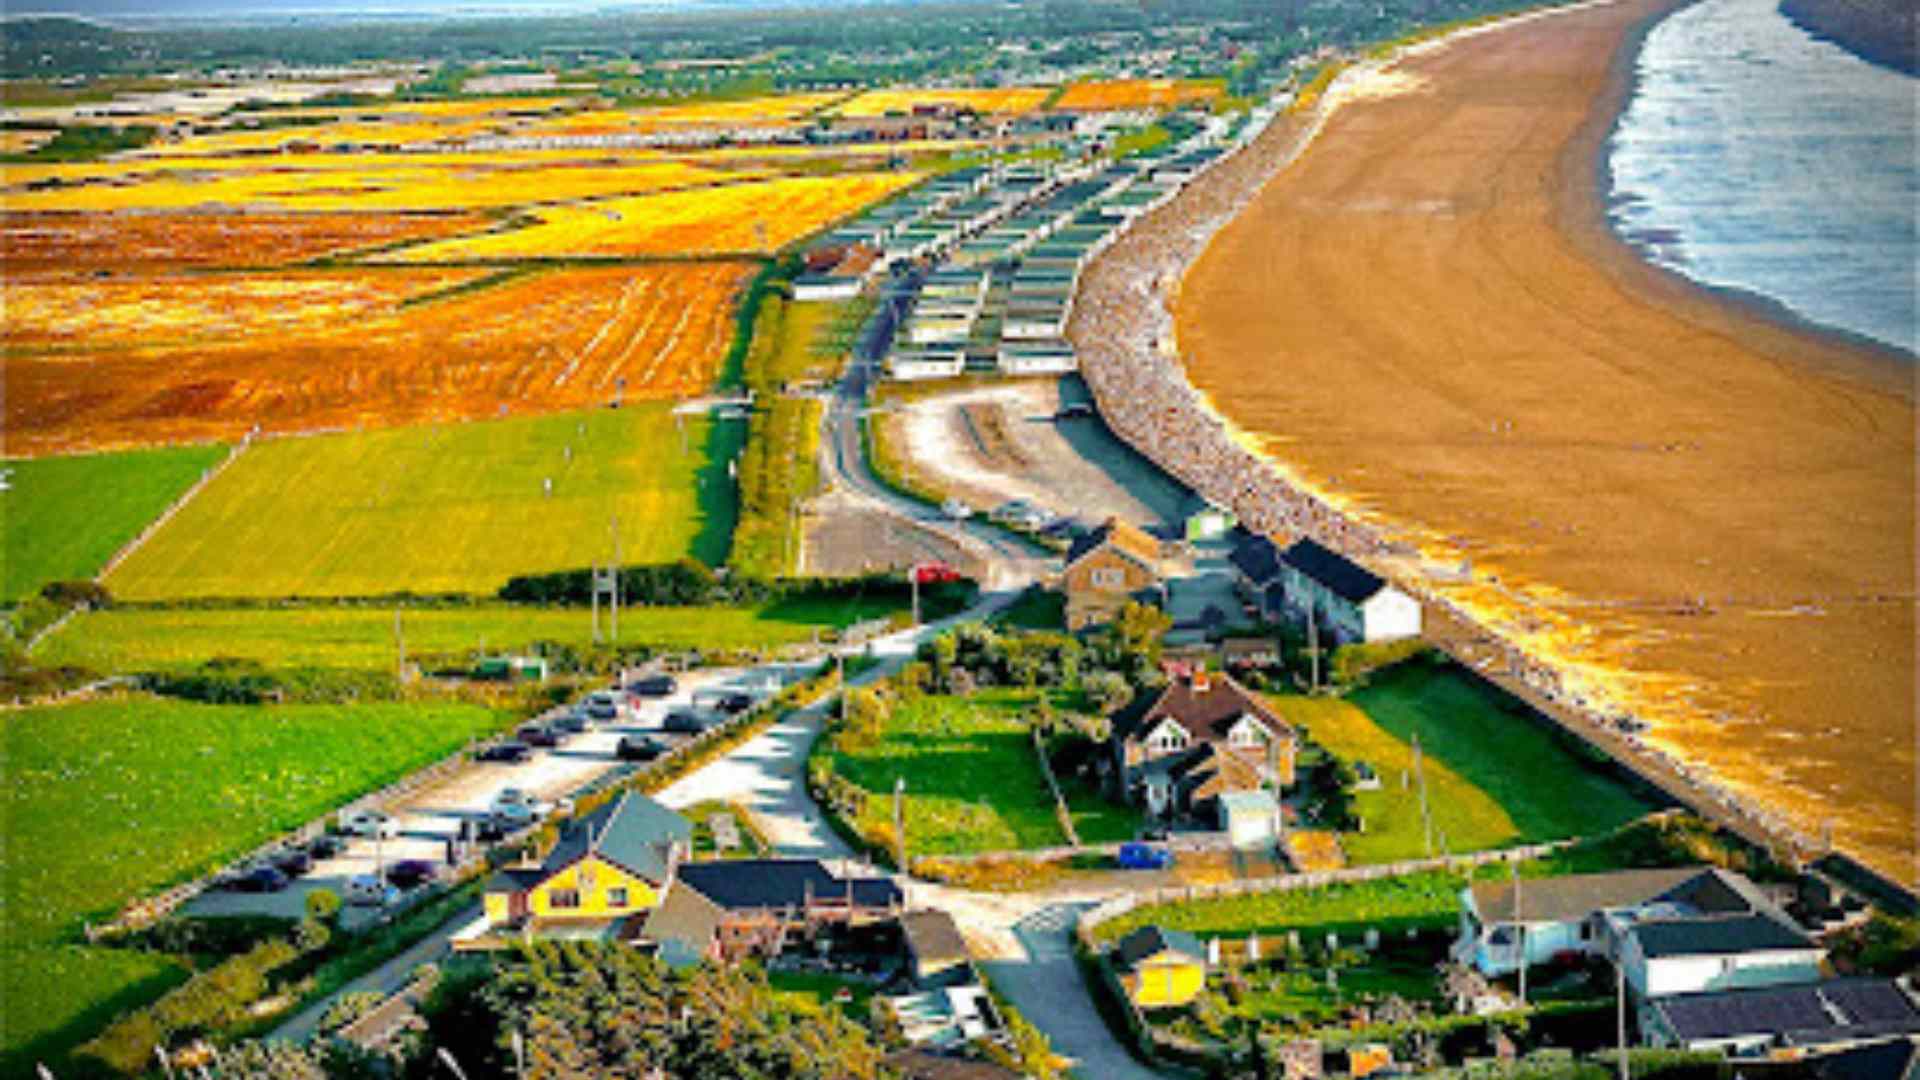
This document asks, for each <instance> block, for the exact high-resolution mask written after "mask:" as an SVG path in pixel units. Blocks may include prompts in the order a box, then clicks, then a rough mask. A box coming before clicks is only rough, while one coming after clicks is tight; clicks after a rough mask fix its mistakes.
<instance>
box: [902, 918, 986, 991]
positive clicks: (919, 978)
mask: <svg viewBox="0 0 1920 1080" xmlns="http://www.w3.org/2000/svg"><path fill="white" fill-rule="evenodd" d="M900 936H901V939H902V940H903V941H904V942H905V944H906V950H907V971H908V973H909V974H911V975H912V976H913V981H914V982H915V983H916V984H917V985H919V986H921V987H936V986H945V985H948V984H951V983H964V982H972V981H973V980H974V973H973V955H972V954H971V953H969V952H968V951H967V941H966V938H964V937H962V936H961V935H960V926H959V924H958V923H955V922H954V921H953V916H951V915H949V914H947V913H946V912H944V911H938V910H928V911H909V912H907V913H906V914H905V915H902V916H900Z"/></svg>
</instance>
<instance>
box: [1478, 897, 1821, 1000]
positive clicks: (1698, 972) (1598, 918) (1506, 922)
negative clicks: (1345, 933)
mask: <svg viewBox="0 0 1920 1080" xmlns="http://www.w3.org/2000/svg"><path fill="white" fill-rule="evenodd" d="M1523 954H1524V956H1525V957H1526V961H1527V963H1528V965H1529V966H1532V965H1536V964H1545V963H1549V962H1551V961H1553V960H1555V959H1557V958H1559V957H1562V956H1566V955H1573V956H1583V957H1603V958H1606V959H1610V960H1613V961H1614V962H1616V963H1618V964H1619V965H1620V966H1621V967H1622V969H1623V970H1624V971H1625V974H1626V980H1627V984H1628V985H1629V986H1631V987H1632V988H1633V990H1634V993H1635V994H1636V995H1637V996H1639V997H1642V998H1647V997H1657V996H1662V995H1668V994H1684V993H1697V992H1700V991H1705V990H1719V989H1730V988H1735V987H1755V986H1777V985H1782V984H1787V983H1796V982H1812V981H1814V980H1817V979H1819V978H1820V964H1821V960H1822V958H1823V957H1824V956H1825V950H1823V949H1821V948H1820V946H1819V945H1818V944H1816V943H1815V942H1814V941H1813V939H1812V938H1810V937H1808V936H1807V934H1806V933H1805V932H1804V931H1802V930H1800V929H1799V928H1798V927H1797V926H1795V925H1794V923H1793V921H1792V919H1790V918H1789V917H1788V916H1787V915H1786V914H1785V913H1784V912H1782V911H1781V910H1780V909H1779V908H1778V907H1776V906H1775V905H1774V904H1773V903H1772V902H1771V901H1769V900H1767V898H1766V897H1764V896H1762V895H1761V894H1760V892H1759V890H1757V889H1755V888H1754V887H1753V883H1752V882H1750V881H1748V880H1747V879H1746V878H1744V877H1742V876H1741V875H1739V874H1735V873H1731V872H1729V871H1726V870H1721V869H1718V868H1716V867H1698V866H1696V867H1683V868H1679V869H1667V870H1620V871H1615V872H1612V873H1606V874H1575V875H1571V876H1567V877H1557V878H1545V879H1539V880H1521V881H1486V882H1480V883H1478V884H1475V885H1472V886H1470V887H1468V888H1467V889H1465V890H1463V891H1462V892H1461V894H1460V937H1459V939H1458V940H1457V941H1455V943H1454V946H1453V957H1454V959H1455V960H1457V961H1459V962H1461V963H1467V964H1471V965H1472V966H1474V967H1475V968H1477V969H1479V970H1480V972H1481V973H1482V974H1485V975H1509V974H1512V973H1513V972H1515V971H1517V970H1518V968H1519V964H1520V960H1521V957H1522V955H1523Z"/></svg>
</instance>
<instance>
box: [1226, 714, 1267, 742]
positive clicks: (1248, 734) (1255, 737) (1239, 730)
mask: <svg viewBox="0 0 1920 1080" xmlns="http://www.w3.org/2000/svg"><path fill="white" fill-rule="evenodd" d="M1227 742H1228V743H1229V744H1230V745H1232V746H1239V747H1248V746H1259V745H1260V732H1259V729H1257V728H1255V727H1254V726H1253V725H1252V724H1251V723H1249V722H1247V721H1245V720H1242V721H1241V722H1240V723H1238V724H1235V725H1234V727H1233V732H1232V734H1230V735H1228V736H1227Z"/></svg>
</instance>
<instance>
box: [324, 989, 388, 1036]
mask: <svg viewBox="0 0 1920 1080" xmlns="http://www.w3.org/2000/svg"><path fill="white" fill-rule="evenodd" d="M386 1000H387V999H386V995H384V994H381V993H379V992H378V991H374V990H352V991H349V992H347V993H344V994H341V995H340V996H339V997H337V998H334V999H333V1004H331V1005H329V1006H327V1011H326V1012H325V1013H324V1014H322V1015H321V1017H320V1031H321V1033H322V1034H328V1035H330V1034H332V1033H333V1032H336V1031H339V1030H340V1029H341V1028H343V1027H346V1026H347V1025H349V1024H351V1023H353V1022H354V1021H356V1020H358V1019H360V1018H361V1017H363V1016H366V1015H367V1014H368V1013H370V1012H372V1011H373V1010H375V1009H377V1008H379V1007H380V1004H381V1003H382V1002H384V1001H386Z"/></svg>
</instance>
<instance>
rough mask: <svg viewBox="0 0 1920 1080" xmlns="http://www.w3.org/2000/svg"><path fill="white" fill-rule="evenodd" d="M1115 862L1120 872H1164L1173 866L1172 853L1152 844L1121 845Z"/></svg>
mask: <svg viewBox="0 0 1920 1080" xmlns="http://www.w3.org/2000/svg"><path fill="white" fill-rule="evenodd" d="M1117 861H1118V862H1119V864H1120V868H1121V869H1122V870H1165V869H1166V868H1167V867H1169V866H1172V865H1173V852H1171V851H1168V850H1167V849H1166V848H1161V847H1154V846H1153V845H1152V844H1140V843H1133V844H1121V845H1120V855H1119V858H1118V860H1117Z"/></svg>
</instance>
